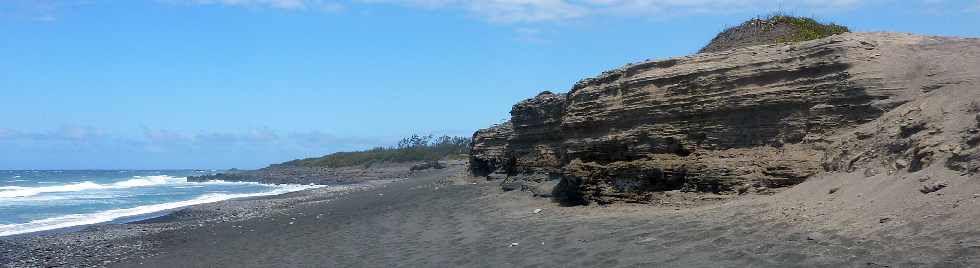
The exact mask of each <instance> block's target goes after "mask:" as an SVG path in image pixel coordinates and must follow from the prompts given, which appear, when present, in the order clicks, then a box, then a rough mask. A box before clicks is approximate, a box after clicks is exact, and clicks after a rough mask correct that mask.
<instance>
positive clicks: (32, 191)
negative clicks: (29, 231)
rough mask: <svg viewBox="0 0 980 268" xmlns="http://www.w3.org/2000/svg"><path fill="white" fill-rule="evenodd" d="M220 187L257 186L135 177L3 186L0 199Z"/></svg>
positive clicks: (171, 178)
mask: <svg viewBox="0 0 980 268" xmlns="http://www.w3.org/2000/svg"><path fill="white" fill-rule="evenodd" d="M182 184H188V185H195V184H196V185H202V184H203V185H222V184H252V185H259V184H260V183H257V182H226V181H207V182H187V178H185V177H171V176H165V175H157V176H135V177H133V178H132V179H129V180H125V181H120V182H115V183H110V184H98V183H94V182H91V181H84V182H77V183H72V184H63V185H54V186H42V187H20V186H4V187H0V198H18V197H28V196H35V195H39V194H43V193H63V192H78V191H88V190H105V189H126V188H134V187H150V186H159V185H182Z"/></svg>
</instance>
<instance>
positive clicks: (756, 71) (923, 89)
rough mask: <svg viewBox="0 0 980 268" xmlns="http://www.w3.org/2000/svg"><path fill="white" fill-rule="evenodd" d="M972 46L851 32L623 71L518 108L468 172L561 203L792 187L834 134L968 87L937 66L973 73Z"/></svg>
mask: <svg viewBox="0 0 980 268" xmlns="http://www.w3.org/2000/svg"><path fill="white" fill-rule="evenodd" d="M938 43H941V44H952V43H961V45H959V46H955V45H942V46H940V45H936V44H938ZM978 43H980V42H977V41H976V40H973V39H955V40H954V39H944V38H932V37H919V36H911V35H905V34H893V33H859V34H843V35H837V36H832V37H829V38H824V39H819V40H814V41H808V42H802V43H797V44H791V45H787V44H778V45H764V46H754V47H748V48H740V49H734V50H727V51H721V52H716V53H701V54H696V55H692V56H686V57H679V58H673V59H667V60H656V61H648V62H642V63H638V64H630V65H626V66H624V67H622V68H619V69H616V70H613V71H609V72H605V73H603V74H601V75H600V76H598V77H595V78H589V79H585V80H582V81H580V82H578V83H577V84H576V85H575V86H574V87H573V88H572V89H571V90H569V91H568V93H566V94H552V93H549V92H545V93H542V94H540V95H538V96H537V97H535V98H533V99H529V100H525V101H523V102H521V103H518V104H517V105H515V106H514V107H513V109H512V110H511V116H512V119H511V121H510V122H508V123H505V124H501V125H498V126H495V127H492V128H489V129H484V130H480V131H477V132H476V133H475V134H474V137H473V147H472V153H471V159H470V163H471V169H472V170H473V172H474V174H475V175H481V176H490V178H498V179H504V184H505V185H511V186H510V188H514V189H516V188H518V187H520V188H521V189H525V190H527V189H534V188H535V187H536V185H537V184H539V183H542V182H547V181H551V180H557V181H560V183H559V184H558V185H557V187H555V188H554V190H553V192H552V193H551V194H553V195H555V196H556V197H557V198H559V200H560V201H565V202H572V203H578V202H587V201H598V202H614V201H631V202H632V201H641V202H642V201H647V200H649V199H650V198H651V195H650V193H651V192H654V191H663V190H677V189H680V190H690V191H711V192H726V191H739V192H744V191H750V190H754V191H765V190H766V189H769V188H774V187H783V186H789V185H794V184H797V183H800V182H802V181H803V180H805V179H807V178H808V177H811V176H813V175H814V174H817V173H820V172H824V171H832V170H835V168H836V165H835V164H828V163H830V162H833V161H832V160H831V159H835V157H836V158H841V157H842V156H841V155H842V154H847V153H841V152H840V150H839V149H834V148H833V147H835V146H836V147H851V145H850V144H849V143H846V142H844V143H842V142H840V141H837V143H836V144H835V139H837V138H839V137H841V136H839V135H842V134H841V133H844V132H846V131H850V130H853V129H854V128H857V127H859V126H864V125H865V124H868V123H869V122H872V121H875V120H877V119H879V118H882V117H883V115H885V114H886V113H888V112H889V111H892V110H895V109H896V108H897V107H899V106H902V105H904V104H906V103H908V102H911V101H914V100H917V99H921V98H923V97H924V96H926V95H923V94H928V93H929V92H933V91H936V89H940V88H944V87H950V88H951V85H956V86H964V87H968V88H969V86H971V85H973V84H969V83H973V82H974V81H976V78H977V76H978V74H977V72H976V71H974V72H972V73H970V72H963V71H962V70H960V71H953V70H943V71H938V69H936V68H938V67H937V66H939V67H941V66H943V65H948V64H947V63H944V58H948V60H955V61H957V62H961V65H963V66H972V68H974V69H973V70H976V67H978V66H980V63H978V61H977V59H976V57H977V52H978V48H977V44H978ZM953 47H955V48H956V49H958V50H957V51H956V52H954V53H951V54H950V53H948V51H947V52H943V53H945V54H943V53H937V52H940V51H946V50H945V49H949V48H953ZM930 53H932V54H933V55H930ZM940 54H941V55H940ZM964 54H965V55H968V57H965V58H964V57H963V55H964ZM943 55H945V56H943ZM933 69H936V70H937V71H933V72H929V71H928V70H933ZM944 77H948V78H949V79H944ZM954 78H955V79H958V80H957V81H968V82H969V83H968V84H963V83H959V84H956V83H954V84H950V83H948V82H949V81H950V80H951V79H953V80H955V79H954ZM929 81H932V82H929ZM937 81H938V82H937ZM944 81H945V82H944ZM930 83H931V84H930ZM972 89H973V91H977V89H976V87H975V86H974V87H972ZM946 90H952V89H946ZM828 152H830V154H831V155H828ZM967 158H969V157H967ZM974 158H975V157H974ZM971 159H972V158H971ZM970 161H974V162H975V160H970ZM967 162H969V161H967ZM965 169H966V168H965ZM515 184H516V185H517V186H514V185H515Z"/></svg>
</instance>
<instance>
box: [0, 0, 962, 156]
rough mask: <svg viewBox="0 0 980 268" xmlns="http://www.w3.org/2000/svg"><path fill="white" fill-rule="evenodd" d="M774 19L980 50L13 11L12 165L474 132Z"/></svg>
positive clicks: (7, 31) (918, 25) (332, 18)
mask: <svg viewBox="0 0 980 268" xmlns="http://www.w3.org/2000/svg"><path fill="white" fill-rule="evenodd" d="M774 11H784V12H790V13H793V14H798V15H811V16H815V17H817V18H820V19H822V20H825V21H833V22H837V23H841V24H845V25H848V26H850V27H851V29H852V30H855V31H899V32H912V33H918V34H929V35H955V36H969V37H977V36H980V27H977V25H980V19H978V18H980V1H978V0H968V1H967V0H963V1H952V0H946V1H943V0H912V1H889V0H871V1H858V0H823V1H808V0H804V1H761V0H722V1H707V0H692V1H681V0H484V1H471V0H470V1H468V0H353V1H350V0H348V1H340V0H337V1H328V0H146V1H135V0H134V1H119V0H116V1H112V0H74V1H72V0H63V1H56V0H4V1H0V33H2V35H0V169H88V168H100V169H117V168H118V169H154V168H231V167H239V168H257V167H261V166H265V165H266V164H269V163H274V162H280V161H285V160H290V159H294V158H300V157H309V156H317V155H322V154H325V153H329V152H334V151H339V150H353V149H362V148H368V147H371V146H376V145H385V144H391V143H393V142H394V141H396V140H397V139H398V138H399V137H401V136H405V135H409V134H411V133H416V132H418V133H436V134H450V135H467V136H468V135H470V134H471V133H472V131H473V130H475V129H478V128H481V127H485V126H488V125H490V124H493V123H498V122H501V121H503V120H504V119H505V118H507V116H508V112H509V110H510V109H509V108H510V106H511V105H512V104H513V103H515V102H517V101H519V100H521V99H524V98H527V97H530V96H533V95H534V94H536V93H538V92H540V91H542V90H552V91H566V90H567V89H568V88H569V87H570V86H571V85H572V84H574V83H575V82H576V81H578V80H580V79H582V78H586V77H590V76H594V75H596V74H598V73H600V72H601V71H603V70H607V69H611V68H616V67H618V66H621V65H623V64H626V63H629V62H636V61H641V60H645V59H653V58H666V57H672V56H680V55H685V54H690V53H693V52H695V51H696V50H697V49H698V48H700V47H701V46H702V45H704V44H705V43H706V42H707V41H708V40H710V39H711V37H713V36H714V34H715V33H717V32H718V31H719V30H721V29H722V28H724V27H725V26H730V25H735V24H738V23H739V22H741V21H743V20H745V19H747V18H750V17H753V16H755V15H758V14H765V13H770V12H774Z"/></svg>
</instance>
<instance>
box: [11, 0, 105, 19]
mask: <svg viewBox="0 0 980 268" xmlns="http://www.w3.org/2000/svg"><path fill="white" fill-rule="evenodd" d="M92 1H93V0H4V1H0V18H13V19H26V20H33V21H38V22H53V21H57V20H58V19H59V17H60V16H61V13H62V12H64V10H68V9H72V8H77V7H80V6H84V5H88V4H91V3H92Z"/></svg>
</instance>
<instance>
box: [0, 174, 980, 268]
mask: <svg viewBox="0 0 980 268" xmlns="http://www.w3.org/2000/svg"><path fill="white" fill-rule="evenodd" d="M463 171H465V165H456V166H451V167H449V168H447V169H444V170H430V171H424V172H420V173H417V174H415V175H413V176H411V177H409V178H407V179H404V180H399V181H395V182H390V183H386V184H377V185H376V187H366V188H360V189H355V190H352V191H348V192H329V191H322V190H320V191H318V190H319V189H312V190H305V191H300V192H293V193H287V194H283V195H278V196H270V197H263V198H255V199H249V200H227V201H222V202H216V203H210V204H204V205H200V206H193V207H189V208H185V209H181V210H178V211H175V212H173V213H169V214H167V215H163V216H161V217H156V218H153V219H147V220H144V221H141V222H136V223H130V224H119V225H111V226H110V225H103V226H97V227H93V228H87V229H85V230H81V231H79V232H74V233H69V234H59V235H47V236H36V237H33V238H31V239H22V240H17V241H11V240H8V239H0V264H2V265H0V267H311V266H321V267H323V266H326V267H392V266H403V267H474V266H476V267H485V266H507V267H526V266H538V267H558V266H563V267H568V266H574V267H596V266H602V267H636V266H641V267H651V266H667V267H718V266H723V267H787V266H799V267H815V266H816V267H853V266H864V267H896V266H898V267H905V266H931V265H940V264H941V265H945V266H949V267H971V266H975V265H977V264H980V246H978V245H980V231H962V230H968V229H966V226H972V224H973V223H974V222H973V221H971V220H970V219H974V218H975V217H972V216H971V215H976V213H977V212H978V211H980V210H977V209H973V207H974V206H971V205H964V206H960V207H959V208H960V209H961V210H962V211H960V212H958V213H961V214H960V215H955V214H954V215H951V216H947V217H923V216H924V215H925V214H920V213H917V214H910V215H902V214H894V215H891V216H890V220H889V221H888V222H883V221H881V220H880V218H879V217H874V216H868V215H867V214H868V212H867V211H868V208H867V206H871V205H878V204H885V205H887V203H885V202H867V201H871V200H866V201H862V200H865V199H863V197H862V196H869V195H872V194H873V193H874V192H873V191H872V190H873V189H876V187H878V185H880V184H881V183H883V182H893V183H900V182H901V181H895V180H897V179H894V178H888V177H873V178H863V175H861V174H856V173H855V174H840V173H833V174H827V175H826V176H821V177H820V178H815V179H813V180H808V181H807V182H804V183H802V184H800V185H798V186H796V187H793V188H790V189H788V190H786V191H783V192H778V193H774V194H772V195H742V196H735V195H712V194H694V193H691V194H690V195H686V194H685V193H680V192H668V193H665V195H669V196H665V198H673V199H671V200H670V201H671V202H670V205H664V204H666V203H661V204H659V205H658V204H610V205H595V204H593V205H588V206H572V207H566V206H561V205H559V204H556V203H554V202H552V201H551V200H548V199H546V198H539V197H534V196H532V194H531V193H528V192H522V191H503V190H502V189H500V187H499V181H496V182H494V181H486V180H483V179H474V178H470V177H468V176H465V174H464V173H462V172H463ZM963 179H967V178H963ZM831 187H840V189H842V190H841V191H839V192H838V193H836V194H834V195H828V194H827V190H826V189H828V188H831ZM914 190H915V189H911V188H910V189H909V191H910V192H911V191H914ZM976 191H980V188H978V187H968V188H962V189H957V191H955V192H953V191H951V192H946V193H945V194H944V195H943V196H942V198H944V199H947V198H950V200H952V199H959V198H961V197H962V198H967V199H966V201H964V202H972V203H974V204H980V203H976V202H980V199H977V198H970V196H972V195H971V194H972V193H974V192H976ZM919 195H921V193H920V194H919ZM924 197H927V196H924ZM699 201H703V202H702V203H697V202H699ZM903 210H905V211H913V212H914V211H919V212H922V213H931V212H930V210H928V209H910V208H903ZM842 220H843V221H845V222H846V224H844V223H840V222H839V221H842ZM897 223H901V224H897ZM950 224H957V225H952V227H950V226H951V225H950ZM841 226H845V227H846V228H843V229H842V228H840V227H841ZM956 230H960V231H956ZM896 234H900V235H896ZM925 248H928V249H929V250H926V251H924V249H925ZM557 260H561V262H560V263H559V262H557Z"/></svg>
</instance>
